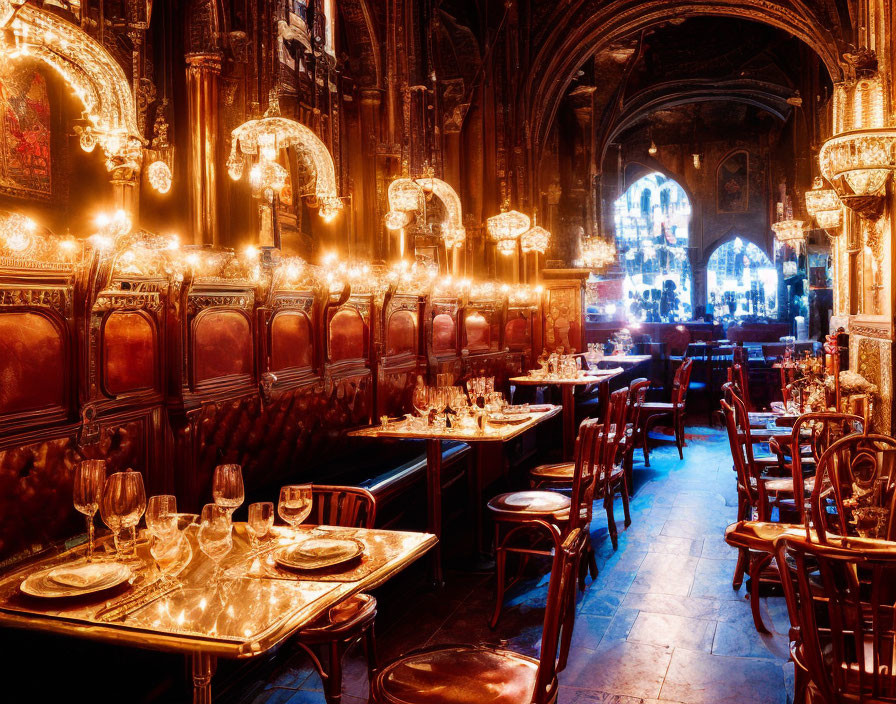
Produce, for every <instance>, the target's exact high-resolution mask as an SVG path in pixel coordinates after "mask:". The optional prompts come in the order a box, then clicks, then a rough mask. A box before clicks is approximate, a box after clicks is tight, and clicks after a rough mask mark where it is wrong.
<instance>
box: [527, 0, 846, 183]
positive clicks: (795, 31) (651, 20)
mask: <svg viewBox="0 0 896 704" xmlns="http://www.w3.org/2000/svg"><path fill="white" fill-rule="evenodd" d="M586 5H588V3H587V2H585V0H574V2H573V3H571V5H565V6H564V7H563V8H562V9H559V8H558V10H557V11H556V12H555V15H554V16H553V17H552V18H551V20H550V21H549V22H548V23H547V26H550V27H552V29H551V32H550V34H549V35H548V36H547V38H546V40H545V41H544V42H543V43H542V44H541V47H540V49H539V52H538V55H537V56H536V58H535V60H534V62H533V65H532V66H531V68H530V72H529V79H528V82H527V84H526V86H525V88H524V90H523V91H522V95H521V98H520V100H521V104H520V107H521V116H522V117H523V119H524V120H525V122H526V123H527V125H528V127H529V129H528V134H529V135H530V136H529V139H530V142H529V147H530V154H531V157H530V158H532V159H533V162H532V166H533V168H534V167H536V166H537V165H538V163H539V162H540V160H541V152H542V149H543V145H544V143H545V138H546V135H547V133H548V131H549V130H550V127H551V125H552V123H553V121H554V118H555V116H556V112H557V109H558V107H559V104H560V101H561V99H562V97H563V95H564V93H565V91H566V89H567V87H568V86H569V85H570V82H571V80H572V78H573V76H574V75H575V72H576V71H577V70H578V69H579V68H580V67H581V66H582V64H584V63H585V61H586V60H587V59H588V57H589V56H591V55H593V54H595V53H596V52H599V51H601V50H602V49H604V48H606V47H608V46H609V45H611V44H612V43H614V42H617V41H619V40H621V39H623V38H624V37H628V36H632V35H633V34H636V33H637V32H640V31H642V30H645V29H649V28H651V27H656V26H657V25H660V24H662V23H664V22H668V21H670V20H684V19H687V18H689V17H696V16H701V15H702V16H706V15H715V16H720V17H734V18H739V19H745V20H752V21H755V22H762V23H764V24H768V25H771V26H773V27H777V28H779V29H783V30H785V31H787V32H789V33H790V34H792V35H794V36H795V37H796V38H798V39H800V40H801V41H802V42H803V43H805V44H807V45H808V46H809V47H810V48H811V49H812V50H813V51H815V53H816V54H818V56H819V57H820V58H821V60H822V62H823V63H824V65H825V66H826V67H827V70H828V72H829V73H830V75H831V78H832V80H834V81H837V80H839V79H841V78H842V75H843V71H842V68H841V65H840V63H839V51H838V45H837V40H836V39H835V38H834V36H833V35H832V33H831V32H830V31H829V30H827V29H826V28H825V27H824V26H823V24H822V22H821V21H820V20H819V19H818V18H817V17H815V16H814V15H813V14H812V12H811V11H810V10H809V9H808V8H807V7H806V6H805V5H804V4H803V3H802V2H793V3H791V4H784V3H769V2H765V1H764V0H690V1H689V2H679V1H678V0H651V1H650V2H644V1H643V0H612V1H611V2H609V3H607V4H606V5H603V6H602V7H600V9H599V10H597V11H595V10H594V9H593V7H591V6H587V7H586ZM558 77H559V78H558Z"/></svg>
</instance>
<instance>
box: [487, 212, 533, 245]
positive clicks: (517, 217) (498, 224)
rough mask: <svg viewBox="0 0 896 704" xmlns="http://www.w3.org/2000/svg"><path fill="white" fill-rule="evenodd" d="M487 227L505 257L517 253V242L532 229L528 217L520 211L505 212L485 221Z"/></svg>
mask: <svg viewBox="0 0 896 704" xmlns="http://www.w3.org/2000/svg"><path fill="white" fill-rule="evenodd" d="M485 225H486V230H487V231H488V235H489V237H490V238H491V239H492V240H493V241H494V242H495V245H496V246H497V248H498V251H499V252H500V253H501V254H504V255H511V254H513V253H514V252H516V243H517V240H518V239H519V238H520V236H522V234H523V233H524V232H526V231H527V230H528V229H529V228H530V226H531V221H530V220H529V216H528V215H525V214H523V213H521V212H519V211H518V210H505V211H504V212H502V213H500V214H498V215H493V216H492V217H490V218H489V219H488V220H486V221H485Z"/></svg>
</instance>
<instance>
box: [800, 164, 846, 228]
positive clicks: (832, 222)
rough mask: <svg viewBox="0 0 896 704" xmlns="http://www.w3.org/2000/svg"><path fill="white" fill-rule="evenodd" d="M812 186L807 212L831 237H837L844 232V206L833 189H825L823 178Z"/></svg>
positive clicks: (807, 202)
mask: <svg viewBox="0 0 896 704" xmlns="http://www.w3.org/2000/svg"><path fill="white" fill-rule="evenodd" d="M812 186H813V187H812V190H810V191H806V212H807V213H809V216H810V217H812V218H814V219H815V222H816V223H818V226H819V227H820V228H821V229H822V230H824V231H825V232H827V233H828V236H829V237H837V236H838V235H840V233H841V232H842V226H843V204H842V203H841V202H840V199H839V198H838V197H837V192H836V191H835V190H834V189H833V188H825V187H824V180H823V179H822V178H821V176H818V177H816V179H815V182H814V183H813V184H812Z"/></svg>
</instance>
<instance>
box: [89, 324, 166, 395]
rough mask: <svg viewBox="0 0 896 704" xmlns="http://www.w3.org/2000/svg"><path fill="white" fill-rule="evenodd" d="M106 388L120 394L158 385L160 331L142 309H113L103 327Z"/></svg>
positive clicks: (104, 383) (107, 391) (104, 382)
mask: <svg viewBox="0 0 896 704" xmlns="http://www.w3.org/2000/svg"><path fill="white" fill-rule="evenodd" d="M102 339H103V342H102V359H103V373H102V380H103V391H105V392H106V393H107V394H108V395H109V396H118V395H121V394H126V393H134V392H137V391H147V390H156V389H158V384H159V379H158V377H157V369H158V364H159V352H160V350H159V345H158V331H157V329H156V326H155V325H154V323H153V320H152V319H151V318H150V317H149V316H148V315H146V314H145V313H143V312H141V311H126V310H118V311H113V312H112V313H110V314H109V316H108V317H107V318H106V320H105V322H104V324H103V328H102Z"/></svg>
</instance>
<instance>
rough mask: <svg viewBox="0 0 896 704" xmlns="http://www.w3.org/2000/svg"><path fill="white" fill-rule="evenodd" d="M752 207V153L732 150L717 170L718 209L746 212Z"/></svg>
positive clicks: (726, 211)
mask: <svg viewBox="0 0 896 704" xmlns="http://www.w3.org/2000/svg"><path fill="white" fill-rule="evenodd" d="M749 207H750V155H749V154H748V153H747V152H746V151H744V150H742V149H741V150H738V151H736V152H732V153H731V154H729V155H728V156H727V157H725V158H724V159H723V160H722V163H720V164H719V168H718V170H717V171H716V211H717V212H719V213H745V212H747V209H748V208H749Z"/></svg>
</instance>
